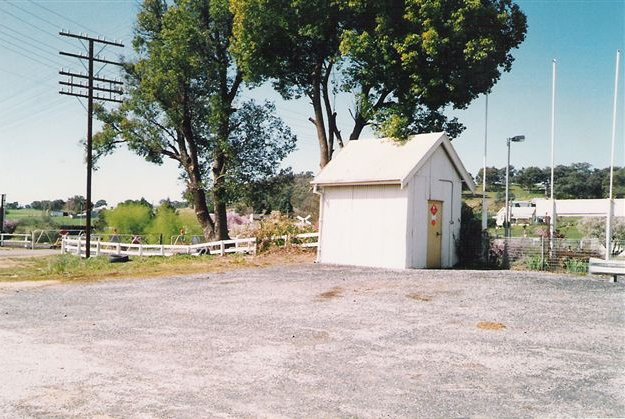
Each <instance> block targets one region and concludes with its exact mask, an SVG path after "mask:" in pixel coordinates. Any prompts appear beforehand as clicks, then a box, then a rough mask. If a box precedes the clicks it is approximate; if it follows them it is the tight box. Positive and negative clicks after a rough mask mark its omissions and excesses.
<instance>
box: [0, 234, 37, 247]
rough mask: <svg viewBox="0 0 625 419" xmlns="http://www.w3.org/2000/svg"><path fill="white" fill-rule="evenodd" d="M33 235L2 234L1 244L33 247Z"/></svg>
mask: <svg viewBox="0 0 625 419" xmlns="http://www.w3.org/2000/svg"><path fill="white" fill-rule="evenodd" d="M32 243H33V235H32V234H9V233H1V234H0V246H12V247H14V246H18V247H26V248H30V247H32Z"/></svg>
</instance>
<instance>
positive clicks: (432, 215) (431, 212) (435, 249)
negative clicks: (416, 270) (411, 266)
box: [426, 201, 443, 268]
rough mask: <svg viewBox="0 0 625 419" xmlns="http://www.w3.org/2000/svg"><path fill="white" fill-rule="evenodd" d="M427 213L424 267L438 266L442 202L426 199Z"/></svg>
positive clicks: (441, 230)
mask: <svg viewBox="0 0 625 419" xmlns="http://www.w3.org/2000/svg"><path fill="white" fill-rule="evenodd" d="M427 214H428V216H427V223H428V250H427V262H426V267H428V268H440V267H441V247H442V244H443V234H442V233H443V223H442V220H443V202H442V201H428V212H427Z"/></svg>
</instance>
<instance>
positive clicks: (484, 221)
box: [482, 93, 488, 231]
mask: <svg viewBox="0 0 625 419" xmlns="http://www.w3.org/2000/svg"><path fill="white" fill-rule="evenodd" d="M487 145H488V93H487V94H486V111H485V116H484V162H483V166H482V231H486V230H488V200H487V199H486V151H487V149H488V148H487Z"/></svg>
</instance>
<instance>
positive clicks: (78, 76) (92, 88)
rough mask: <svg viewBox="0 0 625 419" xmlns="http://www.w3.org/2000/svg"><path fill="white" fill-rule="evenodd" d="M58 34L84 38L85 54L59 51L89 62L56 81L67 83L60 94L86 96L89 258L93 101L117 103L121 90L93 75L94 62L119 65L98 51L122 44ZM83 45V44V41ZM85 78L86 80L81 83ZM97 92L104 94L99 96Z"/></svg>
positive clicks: (118, 85) (88, 245)
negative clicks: (95, 48) (84, 68)
mask: <svg viewBox="0 0 625 419" xmlns="http://www.w3.org/2000/svg"><path fill="white" fill-rule="evenodd" d="M59 35H61V36H67V37H70V38H75V39H78V40H80V41H81V42H82V41H86V42H87V45H86V46H85V47H86V49H87V53H88V54H87V55H84V54H72V53H69V52H64V51H61V52H60V54H61V55H65V56H68V57H74V58H78V59H80V60H86V61H87V62H88V70H87V74H83V73H73V72H70V71H65V70H61V71H60V72H59V74H61V75H62V76H66V77H67V79H66V81H60V82H59V84H61V85H62V86H67V87H68V89H66V90H63V89H61V90H60V91H59V93H60V94H62V95H68V96H76V97H83V98H86V99H87V202H86V209H85V215H86V226H85V230H86V231H85V238H86V242H87V243H86V249H85V252H86V253H85V256H86V257H87V258H89V257H90V256H91V209H92V203H91V172H92V171H93V101H94V100H101V101H105V102H117V103H122V101H121V100H120V99H119V96H120V95H122V94H123V93H124V92H123V91H122V90H121V85H122V84H123V83H122V82H121V81H119V80H111V79H107V78H106V77H98V76H96V75H95V74H94V63H99V64H103V65H107V64H111V65H116V66H121V65H122V63H119V62H114V61H109V60H106V59H104V58H100V55H99V54H100V52H102V50H103V49H104V48H106V47H107V46H109V45H110V46H116V47H122V48H123V46H124V45H123V44H121V43H119V42H113V41H107V40H106V39H102V38H93V37H91V36H87V35H82V34H81V35H76V34H72V33H69V32H64V31H62V32H60V33H59ZM95 44H98V45H101V46H102V48H101V49H100V51H99V52H98V53H95V52H94V47H95ZM83 45H84V44H83ZM84 80H86V83H85V82H84ZM96 81H97V82H100V83H103V84H98V85H95V84H94V82H96ZM100 92H102V93H103V94H102V95H101V94H100Z"/></svg>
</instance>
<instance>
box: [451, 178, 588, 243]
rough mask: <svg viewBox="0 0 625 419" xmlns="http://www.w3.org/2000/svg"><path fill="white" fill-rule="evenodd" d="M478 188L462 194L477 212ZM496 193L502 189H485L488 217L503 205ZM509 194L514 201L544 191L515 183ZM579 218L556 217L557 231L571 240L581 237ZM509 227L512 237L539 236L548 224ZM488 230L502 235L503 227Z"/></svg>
mask: <svg viewBox="0 0 625 419" xmlns="http://www.w3.org/2000/svg"><path fill="white" fill-rule="evenodd" d="M480 188H481V186H480V185H478V189H477V192H478V193H476V194H475V195H472V194H470V193H466V192H465V193H464V195H463V200H464V201H465V202H466V203H467V205H469V206H470V207H472V208H474V209H475V210H477V211H476V212H478V213H479V212H480V211H481V208H482V194H481V189H480ZM500 192H501V193H500ZM498 193H500V195H503V193H504V190H502V191H486V197H487V198H488V201H489V205H488V210H489V211H488V217H489V218H492V217H494V216H495V215H496V214H497V212H498V211H499V210H500V209H501V208H503V206H504V202H503V201H504V200H503V199H502V200H501V201H497V200H496V198H497V194H498ZM510 194H511V195H514V200H515V201H531V200H532V199H535V198H544V197H545V195H544V193H543V192H541V191H531V192H528V191H526V190H524V189H523V188H521V187H520V186H517V185H511V186H510ZM579 220H580V218H576V217H573V218H568V217H567V218H564V217H560V218H558V222H557V229H558V232H559V233H560V234H562V235H564V237H565V238H567V239H571V240H579V239H582V238H583V234H582V233H581V232H580V231H579V229H578V228H577V224H578V222H579ZM511 229H512V231H511V234H512V237H524V235H527V237H540V234H541V231H542V230H548V229H549V226H547V225H545V224H530V225H528V226H527V227H526V228H525V229H524V228H523V226H522V225H514V226H512V228H511ZM488 232H489V233H490V234H491V235H492V236H497V235H498V236H500V237H501V236H503V235H504V230H503V228H499V229H496V228H495V227H491V228H489V229H488Z"/></svg>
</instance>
